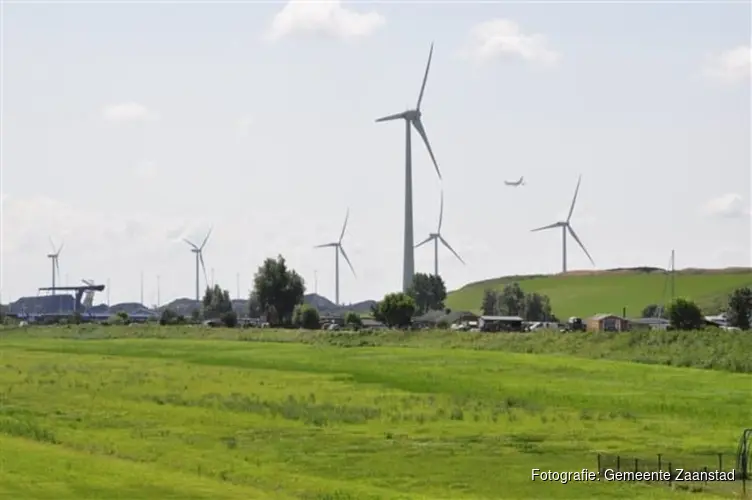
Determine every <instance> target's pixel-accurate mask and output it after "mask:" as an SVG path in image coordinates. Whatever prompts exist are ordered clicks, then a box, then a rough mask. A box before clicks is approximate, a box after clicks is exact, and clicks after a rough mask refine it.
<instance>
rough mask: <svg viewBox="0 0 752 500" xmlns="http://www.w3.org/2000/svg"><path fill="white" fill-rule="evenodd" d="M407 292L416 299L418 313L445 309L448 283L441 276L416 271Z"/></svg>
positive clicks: (416, 311)
mask: <svg viewBox="0 0 752 500" xmlns="http://www.w3.org/2000/svg"><path fill="white" fill-rule="evenodd" d="M407 294H408V295H410V297H412V298H413V300H414V301H415V313H416V314H424V313H426V312H427V311H438V310H441V309H444V300H445V299H446V295H447V293H446V285H444V280H443V279H441V276H437V275H434V274H423V273H416V274H415V275H414V276H413V282H412V285H410V288H409V290H408V291H407Z"/></svg>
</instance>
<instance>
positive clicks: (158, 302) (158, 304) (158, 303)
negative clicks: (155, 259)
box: [157, 274, 162, 307]
mask: <svg viewBox="0 0 752 500" xmlns="http://www.w3.org/2000/svg"><path fill="white" fill-rule="evenodd" d="M161 305H162V304H161V303H160V297H159V275H158V274H157V307H159V306H161Z"/></svg>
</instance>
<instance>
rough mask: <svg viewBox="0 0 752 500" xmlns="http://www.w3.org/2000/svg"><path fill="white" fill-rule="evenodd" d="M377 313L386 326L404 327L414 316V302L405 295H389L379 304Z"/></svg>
mask: <svg viewBox="0 0 752 500" xmlns="http://www.w3.org/2000/svg"><path fill="white" fill-rule="evenodd" d="M378 311H379V316H380V318H381V321H383V322H385V323H386V324H387V325H388V326H397V327H406V326H409V325H410V320H411V319H412V317H413V314H415V300H413V298H412V297H410V296H409V295H407V294H406V293H401V292H399V293H389V294H387V295H385V296H384V298H383V299H382V300H381V302H379V306H378Z"/></svg>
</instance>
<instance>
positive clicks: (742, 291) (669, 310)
mask: <svg viewBox="0 0 752 500" xmlns="http://www.w3.org/2000/svg"><path fill="white" fill-rule="evenodd" d="M724 312H725V313H726V321H727V323H728V325H729V326H733V327H736V328H739V329H741V330H749V328H750V321H751V320H752V318H751V316H752V289H750V288H749V287H742V288H737V289H736V290H734V291H733V292H732V293H731V294H729V296H728V300H727V302H726V305H725V307H724ZM642 317H643V318H663V319H666V320H668V321H669V324H670V325H671V328H673V329H676V330H699V329H701V328H703V327H704V326H705V315H704V314H703V312H702V309H700V306H698V305H697V303H695V302H694V301H692V300H689V299H684V298H678V299H676V300H674V301H673V302H672V303H671V304H669V306H668V307H666V308H663V307H661V306H659V305H658V304H648V305H647V306H645V308H644V309H643V310H642Z"/></svg>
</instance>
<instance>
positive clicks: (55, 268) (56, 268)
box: [47, 237, 67, 295]
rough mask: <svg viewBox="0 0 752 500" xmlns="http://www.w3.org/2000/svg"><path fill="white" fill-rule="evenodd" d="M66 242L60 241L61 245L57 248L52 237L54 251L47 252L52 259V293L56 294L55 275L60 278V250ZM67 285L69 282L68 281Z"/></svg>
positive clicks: (51, 243) (51, 244)
mask: <svg viewBox="0 0 752 500" xmlns="http://www.w3.org/2000/svg"><path fill="white" fill-rule="evenodd" d="M63 245H64V243H60V247H58V248H57V249H55V244H54V243H53V242H52V237H50V246H51V247H52V253H48V254H47V258H48V259H51V260H52V295H55V289H56V288H55V275H56V274H57V277H58V278H60V261H59V259H60V252H61V251H62V250H63ZM66 285H67V283H66Z"/></svg>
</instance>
